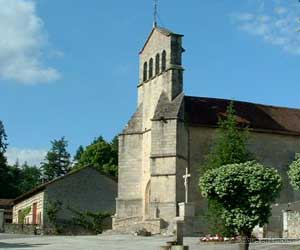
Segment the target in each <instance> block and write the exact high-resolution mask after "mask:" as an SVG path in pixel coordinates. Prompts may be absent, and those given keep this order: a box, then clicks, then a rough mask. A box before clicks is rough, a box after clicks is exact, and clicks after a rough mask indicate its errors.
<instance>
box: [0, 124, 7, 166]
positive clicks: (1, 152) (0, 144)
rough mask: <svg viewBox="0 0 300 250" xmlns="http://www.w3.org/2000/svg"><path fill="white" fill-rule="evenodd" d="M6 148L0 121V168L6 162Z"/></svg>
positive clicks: (2, 125)
mask: <svg viewBox="0 0 300 250" xmlns="http://www.w3.org/2000/svg"><path fill="white" fill-rule="evenodd" d="M7 146H8V143H7V135H6V132H5V128H4V124H3V122H2V121H0V167H2V166H6V165H7V160H6V157H5V153H6V149H7Z"/></svg>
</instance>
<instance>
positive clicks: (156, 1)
mask: <svg viewBox="0 0 300 250" xmlns="http://www.w3.org/2000/svg"><path fill="white" fill-rule="evenodd" d="M157 7H158V0H154V12H153V27H157Z"/></svg>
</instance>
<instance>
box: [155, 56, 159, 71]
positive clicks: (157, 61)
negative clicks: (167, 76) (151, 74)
mask: <svg viewBox="0 0 300 250" xmlns="http://www.w3.org/2000/svg"><path fill="white" fill-rule="evenodd" d="M158 74H159V54H157V55H156V58H155V75H158Z"/></svg>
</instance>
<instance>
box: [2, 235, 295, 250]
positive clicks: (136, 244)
mask: <svg viewBox="0 0 300 250" xmlns="http://www.w3.org/2000/svg"><path fill="white" fill-rule="evenodd" d="M169 240H170V238H166V237H160V236H154V237H147V238H145V237H135V236H130V235H102V236H51V237H50V236H24V235H7V234H0V249H8V250H11V249H13V250H79V249H80V250H120V249H122V250H155V249H157V250H159V249H160V246H162V245H165V242H166V241H169ZM185 244H186V245H189V246H190V250H236V249H238V245H236V244H203V243H202V244H199V239H198V238H185ZM251 249H252V250H300V243H298V244H297V245H296V244H295V243H293V244H290V245H288V244H285V245H284V244H252V247H251Z"/></svg>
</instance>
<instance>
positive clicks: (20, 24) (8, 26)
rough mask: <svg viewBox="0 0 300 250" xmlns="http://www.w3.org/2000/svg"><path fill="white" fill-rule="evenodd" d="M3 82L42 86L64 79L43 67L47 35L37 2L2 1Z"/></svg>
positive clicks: (0, 50) (0, 69) (0, 74)
mask: <svg viewBox="0 0 300 250" xmlns="http://www.w3.org/2000/svg"><path fill="white" fill-rule="evenodd" d="M0 6H1V7H0V79H1V78H2V79H8V80H15V81H17V82H20V83H24V84H38V83H44V82H50V81H54V80H57V79H59V78H60V73H59V72H58V71H57V70H56V69H54V68H51V67H47V66H45V65H43V62H42V57H43V55H44V53H43V48H44V46H45V45H47V43H48V41H47V35H46V33H45V31H44V25H43V21H42V19H41V18H40V17H39V16H37V13H36V6H35V2H34V1H33V0H0Z"/></svg>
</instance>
